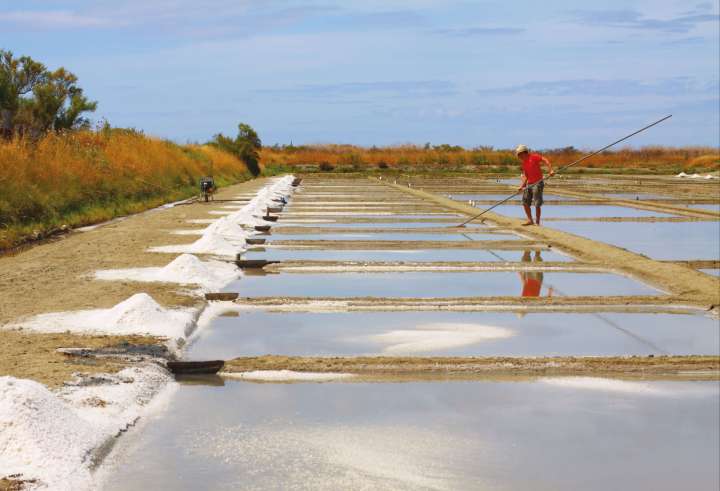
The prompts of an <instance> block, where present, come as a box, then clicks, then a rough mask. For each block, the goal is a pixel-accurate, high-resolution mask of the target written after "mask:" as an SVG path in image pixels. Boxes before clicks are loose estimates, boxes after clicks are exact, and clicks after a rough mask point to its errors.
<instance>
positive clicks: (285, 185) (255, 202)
mask: <svg viewBox="0 0 720 491" xmlns="http://www.w3.org/2000/svg"><path fill="white" fill-rule="evenodd" d="M293 179H294V177H293V176H291V175H290V176H284V177H281V178H279V179H275V180H274V181H273V183H272V184H269V185H267V186H265V187H264V188H262V189H261V190H260V191H258V192H257V194H256V195H255V196H254V197H253V198H252V199H251V200H250V202H249V203H248V204H246V205H244V206H243V207H242V208H240V209H239V210H237V211H211V212H210V213H211V214H215V215H223V217H222V218H220V219H218V220H214V221H213V222H212V223H211V225H210V226H209V227H207V228H206V229H205V230H204V231H203V232H202V236H201V237H200V238H199V239H198V240H197V241H195V242H193V243H192V244H177V245H168V246H159V247H152V248H150V249H149V250H150V251H151V252H170V253H190V254H212V255H217V256H229V257H236V256H237V254H239V253H241V252H243V251H244V250H245V245H246V239H247V237H248V236H250V235H252V234H254V233H255V231H254V230H252V228H253V227H255V226H256V225H267V224H269V223H270V222H268V221H266V220H264V219H263V216H264V215H265V213H266V211H267V208H268V207H270V206H274V205H277V202H276V201H274V200H278V199H281V198H282V199H284V198H287V197H289V196H290V194H292V191H293V187H292V182H293ZM193 223H205V222H200V221H199V220H195V221H193ZM246 229H249V230H246Z"/></svg>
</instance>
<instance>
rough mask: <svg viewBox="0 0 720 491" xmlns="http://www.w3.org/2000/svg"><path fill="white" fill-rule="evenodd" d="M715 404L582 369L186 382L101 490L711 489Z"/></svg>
mask: <svg viewBox="0 0 720 491" xmlns="http://www.w3.org/2000/svg"><path fill="white" fill-rule="evenodd" d="M719 401H720V396H719V393H718V385H717V383H716V382H627V381H619V380H606V379H596V378H587V377H576V378H551V379H535V380H532V379H531V380H526V381H521V382H507V381H498V382H452V383H447V382H446V383H442V382H410V383H384V384H380V383H375V384H372V383H292V384H268V383H252V382H241V381H232V380H226V381H225V383H224V385H223V386H219V387H217V386H216V387H213V386H204V385H183V386H182V387H181V388H180V390H179V391H177V393H176V394H175V397H174V399H173V401H172V405H171V406H170V407H169V409H168V410H167V411H165V412H163V413H160V414H157V415H155V416H152V417H150V418H149V420H148V422H147V424H146V425H145V426H144V427H143V429H142V432H137V433H136V434H134V435H133V437H134V438H133V439H130V438H123V439H121V440H120V441H119V443H118V445H117V446H116V448H115V450H114V451H113V453H112V454H111V455H110V457H109V458H108V462H107V464H105V467H104V469H103V471H104V473H105V474H106V475H107V476H108V477H107V479H106V482H105V486H104V489H107V490H127V489H176V490H195V489H327V490H337V489H383V490H384V489H387V490H397V489H408V490H409V489H435V490H450V489H518V490H519V489H535V490H575V489H584V490H598V491H605V490H607V489H717V488H718V480H719V478H718V466H717V462H718V458H720V455H719V450H718V449H719V448H720V445H719V444H718V439H719V438H718V417H717V415H718V411H719V410H720V404H719ZM131 431H132V430H131ZM131 441H132V443H131Z"/></svg>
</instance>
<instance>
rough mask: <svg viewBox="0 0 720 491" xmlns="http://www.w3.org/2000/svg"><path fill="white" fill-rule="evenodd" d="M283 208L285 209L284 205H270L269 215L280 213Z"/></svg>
mask: <svg viewBox="0 0 720 491" xmlns="http://www.w3.org/2000/svg"><path fill="white" fill-rule="evenodd" d="M282 209H283V207H282V206H268V209H267V212H268V215H269V214H270V213H280V212H281V211H282Z"/></svg>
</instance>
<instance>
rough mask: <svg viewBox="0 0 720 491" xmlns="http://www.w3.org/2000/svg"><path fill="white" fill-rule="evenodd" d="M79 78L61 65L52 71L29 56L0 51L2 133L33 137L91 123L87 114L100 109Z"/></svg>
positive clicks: (0, 123) (0, 114)
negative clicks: (16, 55) (91, 99)
mask: <svg viewBox="0 0 720 491" xmlns="http://www.w3.org/2000/svg"><path fill="white" fill-rule="evenodd" d="M77 81H78V79H77V77H76V76H75V75H74V74H72V73H70V72H69V71H67V70H65V69H64V68H59V69H57V70H55V71H52V72H51V71H49V70H48V69H47V68H46V67H45V65H43V64H42V63H39V62H37V61H35V60H33V59H32V58H30V57H29V56H22V57H20V58H15V57H14V56H13V54H12V53H11V52H10V51H3V50H0V129H1V130H2V134H3V135H4V136H6V137H10V136H12V135H13V134H16V133H21V134H28V135H30V136H33V137H37V136H40V135H41V134H42V133H44V132H46V131H49V130H54V131H62V130H70V129H77V128H83V127H87V126H89V124H90V122H89V120H88V119H87V118H86V117H84V113H86V112H92V111H95V109H97V102H94V101H90V100H88V99H87V98H86V97H85V96H84V95H83V90H82V89H81V88H80V87H79V86H78V85H77Z"/></svg>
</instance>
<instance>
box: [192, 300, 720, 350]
mask: <svg viewBox="0 0 720 491" xmlns="http://www.w3.org/2000/svg"><path fill="white" fill-rule="evenodd" d="M719 332H720V331H718V324H717V320H715V319H711V318H709V317H705V316H700V315H680V314H620V313H602V314H585V313H583V314H559V313H531V314H527V315H522V314H516V313H506V312H343V313H302V312H292V313H276V312H262V311H260V312H258V311H252V312H240V313H239V314H238V316H237V317H218V318H217V319H215V320H214V321H213V323H212V325H211V326H210V327H209V328H207V329H205V330H203V331H201V333H200V338H199V339H198V340H197V341H196V342H195V343H194V344H193V345H192V346H191V348H190V350H189V353H188V357H189V358H190V359H196V360H208V359H215V358H219V359H224V360H226V359H232V358H236V357H240V356H262V355H267V354H274V355H287V356H349V355H387V356H415V355H418V356H575V355H577V356H622V355H643V356H644V355H650V354H654V355H661V354H673V355H687V354H696V355H717V354H719V353H720V337H719Z"/></svg>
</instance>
